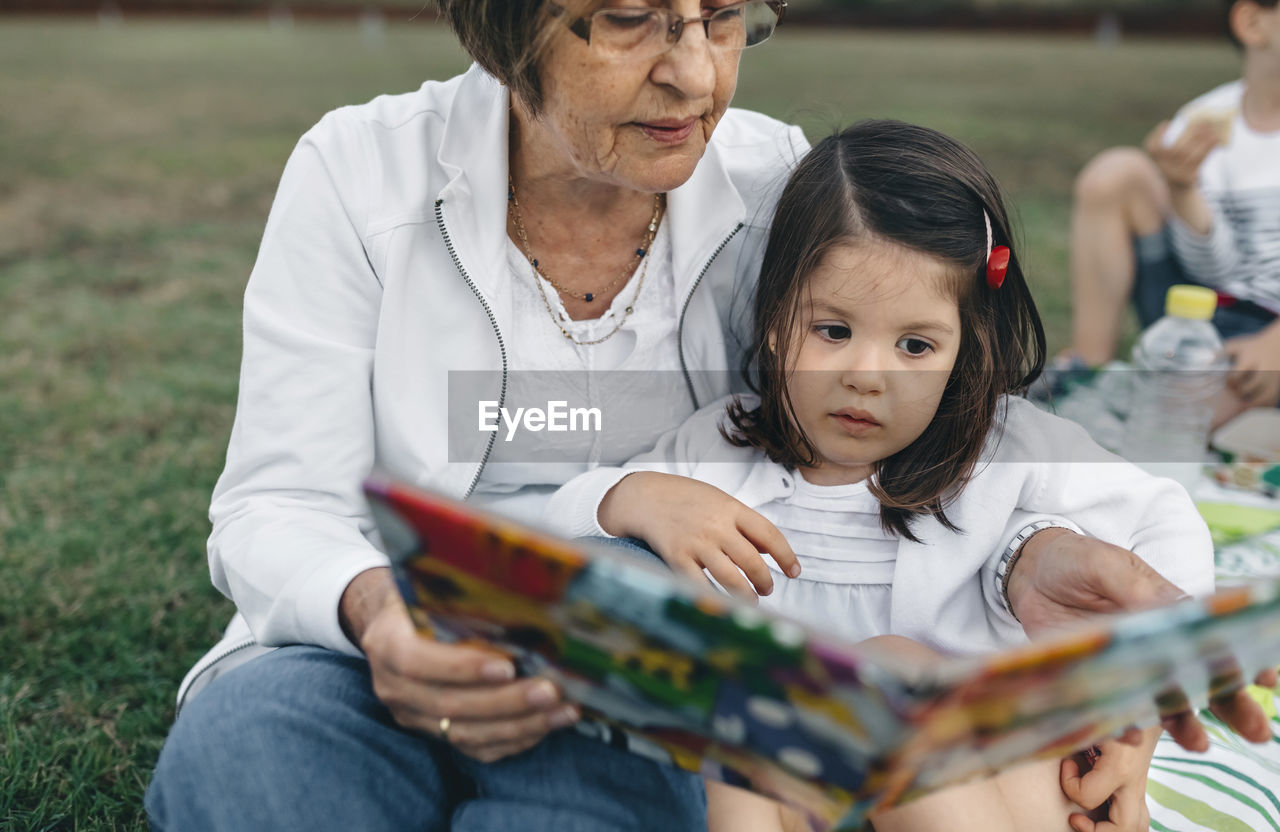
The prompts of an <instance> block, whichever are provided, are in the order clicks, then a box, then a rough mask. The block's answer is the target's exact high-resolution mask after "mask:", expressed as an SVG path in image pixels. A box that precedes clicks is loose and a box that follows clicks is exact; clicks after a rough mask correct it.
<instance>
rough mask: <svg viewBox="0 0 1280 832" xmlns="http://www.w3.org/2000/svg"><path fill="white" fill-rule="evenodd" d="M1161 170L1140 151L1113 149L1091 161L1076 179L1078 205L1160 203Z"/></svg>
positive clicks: (1134, 148) (1105, 151)
mask: <svg viewBox="0 0 1280 832" xmlns="http://www.w3.org/2000/svg"><path fill="white" fill-rule="evenodd" d="M1162 188H1163V180H1162V179H1161V177H1160V170H1159V168H1157V167H1156V164H1155V162H1153V161H1152V160H1151V157H1150V156H1148V155H1147V154H1145V153H1143V152H1142V151H1141V150H1139V149H1138V148H1136V147H1113V148H1110V149H1108V150H1104V151H1102V152H1101V153H1099V154H1098V155H1097V156H1095V157H1094V158H1093V159H1091V160H1090V161H1089V163H1088V164H1086V165H1085V166H1084V169H1083V170H1082V171H1080V175H1079V176H1077V177H1076V182H1075V200H1076V204H1077V205H1082V206H1090V205H1115V204H1127V203H1131V202H1134V201H1145V202H1150V203H1151V204H1152V206H1153V207H1155V206H1157V205H1158V203H1159V193H1160V192H1161V190H1162Z"/></svg>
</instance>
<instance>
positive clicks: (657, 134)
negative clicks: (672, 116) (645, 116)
mask: <svg viewBox="0 0 1280 832" xmlns="http://www.w3.org/2000/svg"><path fill="white" fill-rule="evenodd" d="M697 123H698V120H697V119H696V118H691V119H686V120H680V121H674V120H663V121H637V122H635V125H636V127H639V128H640V129H641V130H642V131H644V134H645V135H646V136H648V137H649V138H651V139H653V140H654V141H655V142H658V143H660V144H680V142H682V141H684V140H685V139H687V138H689V136H691V135H693V128H694V127H695V126H696V125H697Z"/></svg>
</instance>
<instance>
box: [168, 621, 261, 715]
mask: <svg viewBox="0 0 1280 832" xmlns="http://www.w3.org/2000/svg"><path fill="white" fill-rule="evenodd" d="M257 643H258V640H257V639H256V638H254V637H253V636H245V637H244V638H242V639H241V640H240V641H237V642H236V643H235V644H232V645H231V646H230V647H228V648H227V649H226V650H223V651H222V652H221V653H218V654H217V655H215V656H212V657H209V656H206V657H205V660H204V661H203V662H201V663H200V664H199V665H197V667H198V668H199V669H198V670H197V671H196V673H195V675H194V676H192V677H191V681H190V682H189V683H188V684H187V686H186V687H185V688H183V689H182V698H181V699H179V700H178V707H177V708H176V709H175V710H174V712H173V715H174V717H175V718H176V717H177V715H178V714H180V713H182V707H183V706H184V705H186V704H187V694H188V693H190V691H191V689H192V688H193V687H195V686H196V682H198V681H200V677H201V676H203V675H204V674H206V673H208V672H209V669H210V668H212V667H213V666H214V665H216V664H217V663H218V662H220V661H222V660H223V659H225V658H226V657H227V656H230V655H232V654H233V653H239V652H240V651H241V650H244V649H245V648H247V647H254V646H255V645H257Z"/></svg>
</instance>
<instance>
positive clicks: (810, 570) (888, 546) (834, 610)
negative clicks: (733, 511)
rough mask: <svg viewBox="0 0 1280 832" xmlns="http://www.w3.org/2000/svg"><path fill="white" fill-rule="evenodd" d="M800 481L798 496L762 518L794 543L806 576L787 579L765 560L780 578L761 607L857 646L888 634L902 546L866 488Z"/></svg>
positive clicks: (777, 503)
mask: <svg viewBox="0 0 1280 832" xmlns="http://www.w3.org/2000/svg"><path fill="white" fill-rule="evenodd" d="M793 476H794V477H795V490H794V492H793V493H791V494H789V495H787V496H785V497H780V498H778V499H775V500H771V501H770V502H768V503H766V504H764V505H762V506H760V507H759V508H758V509H757V511H759V512H760V513H761V514H762V515H764V516H765V517H766V518H767V519H768V520H769V521H770V522H771V523H773V524H774V525H775V526H777V527H778V531H780V532H782V535H783V537H785V538H786V539H787V542H788V543H790V544H791V548H792V550H793V551H795V553H796V558H797V559H798V560H799V561H800V569H801V573H800V577H799V578H796V579H794V580H793V579H790V578H785V577H782V573H781V571H780V570H779V569H778V568H777V564H776V563H774V562H773V561H772V560H770V559H769V558H767V557H766V561H767V562H768V563H769V566H770V567H772V568H773V571H774V572H775V573H776V574H775V577H774V583H773V594H772V595H768V596H765V597H763V598H761V599H760V606H762V607H765V608H768V609H772V610H776V611H777V612H781V613H784V614H786V615H789V616H791V617H792V618H795V619H797V620H799V621H801V622H803V623H805V624H807V625H809V626H810V627H811V628H813V629H815V630H820V631H822V632H826V633H831V634H833V635H838V636H843V637H844V638H848V639H851V640H853V641H861V640H862V639H865V638H870V637H872V636H878V635H884V634H886V633H888V632H889V631H890V629H889V612H890V609H891V603H890V602H891V589H892V586H893V570H894V567H895V566H896V562H897V556H898V540H897V538H895V537H892V536H890V535H889V534H887V533H885V531H884V529H882V528H881V526H880V503H879V501H877V500H876V498H875V497H873V496H872V495H871V492H870V491H869V490H868V489H867V481H866V480H863V481H862V482H858V483H854V484H852V485H814V484H813V483H811V482H809V481H807V480H805V478H804V477H802V476H800V475H799V474H798V473H796V474H794V475H793Z"/></svg>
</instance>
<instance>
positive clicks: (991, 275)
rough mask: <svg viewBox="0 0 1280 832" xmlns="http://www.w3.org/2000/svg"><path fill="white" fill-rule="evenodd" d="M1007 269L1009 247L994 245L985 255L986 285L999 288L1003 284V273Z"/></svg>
mask: <svg viewBox="0 0 1280 832" xmlns="http://www.w3.org/2000/svg"><path fill="white" fill-rule="evenodd" d="M1007 271H1009V247H1008V246H996V247H995V248H993V249H991V253H990V254H988V255H987V286H988V287H990V288H992V289H999V288H1000V287H1001V286H1003V285H1004V275H1005V272H1007Z"/></svg>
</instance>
